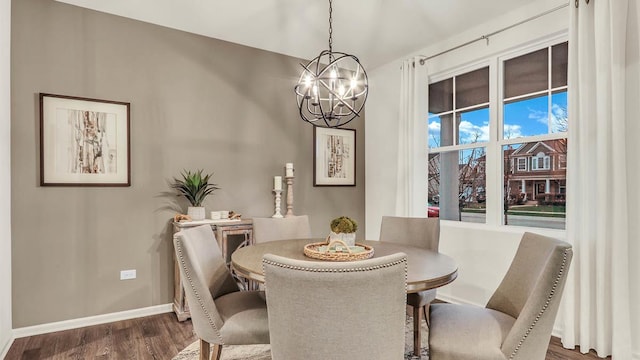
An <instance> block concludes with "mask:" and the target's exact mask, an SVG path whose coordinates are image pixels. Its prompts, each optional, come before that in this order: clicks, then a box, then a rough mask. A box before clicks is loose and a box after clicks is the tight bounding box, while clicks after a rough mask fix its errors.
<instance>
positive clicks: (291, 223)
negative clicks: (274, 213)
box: [253, 215, 311, 244]
mask: <svg viewBox="0 0 640 360" xmlns="http://www.w3.org/2000/svg"><path fill="white" fill-rule="evenodd" d="M310 237H311V227H310V226H309V216H307V215H299V216H291V217H285V218H279V219H278V218H253V241H254V242H255V243H256V244H258V243H261V242H267V241H272V240H283V239H307V238H310Z"/></svg>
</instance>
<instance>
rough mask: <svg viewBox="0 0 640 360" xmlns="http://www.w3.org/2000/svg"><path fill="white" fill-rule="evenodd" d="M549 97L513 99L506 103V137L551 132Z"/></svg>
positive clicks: (511, 137)
mask: <svg viewBox="0 0 640 360" xmlns="http://www.w3.org/2000/svg"><path fill="white" fill-rule="evenodd" d="M548 108H549V97H548V96H546V95H543V96H538V97H534V98H529V99H523V100H518V101H512V102H509V103H506V104H505V105H504V114H503V116H504V128H503V138H504V139H515V138H518V137H523V136H533V135H542V134H548V133H549V114H548V111H547V109H548Z"/></svg>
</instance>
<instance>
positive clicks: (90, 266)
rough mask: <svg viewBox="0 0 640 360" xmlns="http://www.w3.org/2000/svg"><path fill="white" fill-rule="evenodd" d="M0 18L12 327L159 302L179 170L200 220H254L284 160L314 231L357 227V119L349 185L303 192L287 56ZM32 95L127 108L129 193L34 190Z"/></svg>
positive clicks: (123, 27) (48, 17)
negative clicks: (128, 275)
mask: <svg viewBox="0 0 640 360" xmlns="http://www.w3.org/2000/svg"><path fill="white" fill-rule="evenodd" d="M12 20H13V25H12V31H13V33H12V48H11V60H12V68H11V74H12V86H11V96H12V99H13V104H12V105H13V107H12V122H11V126H12V128H11V139H12V146H11V150H12V167H11V179H12V183H13V185H12V192H11V195H12V198H13V202H12V231H13V250H12V251H13V252H12V256H13V257H12V260H13V268H12V269H13V271H12V274H13V276H12V278H13V304H14V306H13V327H14V328H18V327H24V326H30V325H35V324H41V323H48V322H54V321H60V320H66V319H73V318H79V317H84V316H91V315H96V314H104V313H111V312H116V311H122V310H128V309H135V308H141V307H147V306H152V305H158V304H166V303H169V302H171V300H172V287H173V280H172V271H173V268H172V266H173V265H172V258H171V256H172V251H173V248H172V245H171V242H170V241H171V228H170V226H169V219H170V218H171V217H172V216H173V215H174V214H175V212H176V209H180V208H182V209H186V203H185V202H184V201H182V200H180V201H178V202H176V197H175V196H173V195H168V194H167V192H168V191H169V187H168V185H167V182H168V180H170V179H171V178H172V177H173V176H177V175H179V173H180V171H181V170H182V169H184V168H186V169H196V168H204V169H205V170H206V171H213V172H214V177H213V179H214V181H215V182H216V183H218V184H219V185H220V186H221V187H222V190H219V191H217V192H216V193H215V195H214V196H213V197H210V198H209V199H208V200H207V202H206V203H205V205H206V207H207V211H209V210H222V209H228V210H235V211H237V212H240V213H242V214H243V215H244V216H245V217H252V216H253V217H259V216H270V215H272V214H273V195H272V193H271V189H272V187H273V176H274V175H284V164H285V163H286V162H293V163H294V166H295V168H296V183H295V191H294V193H295V208H294V210H295V213H296V214H303V213H304V214H309V216H310V218H311V226H312V232H313V234H314V235H316V236H324V235H325V234H326V233H327V232H328V223H329V221H330V219H331V218H333V217H334V216H338V215H350V216H353V217H354V218H355V219H356V220H358V221H359V222H361V223H362V229H364V218H365V217H364V122H363V121H362V120H359V121H356V122H355V123H356V125H355V126H356V128H357V130H358V131H357V140H356V141H357V152H358V154H357V155H358V156H357V159H358V161H357V179H356V181H357V186H356V187H334V188H332V187H313V186H312V185H313V178H312V159H313V148H312V146H313V144H312V142H313V130H312V126H311V125H308V124H305V123H303V122H302V121H301V120H300V119H299V118H298V115H297V108H296V105H295V98H294V96H293V90H292V88H293V85H294V84H295V82H296V81H297V74H298V72H299V68H300V67H299V65H298V62H300V60H298V59H294V58H290V57H286V56H283V55H279V54H274V53H270V52H265V51H261V50H256V49H253V48H248V47H244V46H240V45H235V44H231V43H227V42H223V41H219V40H214V39H209V38H205V37H201V36H196V35H193V34H188V33H184V32H180V31H176V30H171V29H167V28H162V27H158V26H155V25H150V24H147V23H142V22H137V21H134V20H129V19H125V18H121V17H116V16H111V15H106V14H101V13H97V12H93V11H88V10H84V9H81V8H77V7H74V6H70V5H65V4H60V3H57V2H54V1H52V0H19V1H18V0H14V1H13V9H12ZM40 92H46V93H54V94H64V95H74V96H82V97H90V98H98V99H109V100H117V101H127V102H131V165H132V185H131V187H125V188H82V187H71V188H64V187H40V186H39V170H38V169H39V159H38V158H39V141H38V131H39V125H38V98H37V96H38V93H40ZM123 269H137V272H138V278H137V279H136V280H129V281H120V280H119V271H120V270H123Z"/></svg>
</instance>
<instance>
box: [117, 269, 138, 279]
mask: <svg viewBox="0 0 640 360" xmlns="http://www.w3.org/2000/svg"><path fill="white" fill-rule="evenodd" d="M135 278H136V270H135V269H134V270H122V271H120V280H131V279H135Z"/></svg>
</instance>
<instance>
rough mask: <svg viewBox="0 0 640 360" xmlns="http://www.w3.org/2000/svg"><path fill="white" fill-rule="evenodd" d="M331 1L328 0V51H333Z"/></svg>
mask: <svg viewBox="0 0 640 360" xmlns="http://www.w3.org/2000/svg"><path fill="white" fill-rule="evenodd" d="M332 3H333V1H332V0H329V52H330V53H331V52H333V36H332V35H333V25H332V23H333V16H332V13H333V6H332Z"/></svg>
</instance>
